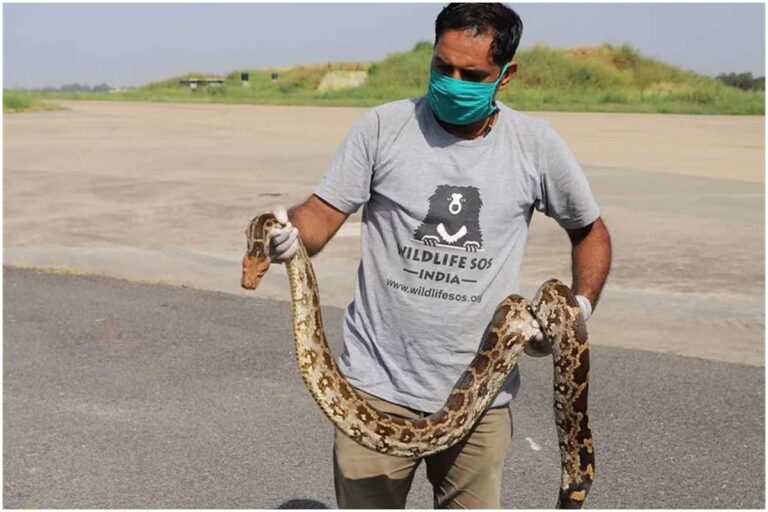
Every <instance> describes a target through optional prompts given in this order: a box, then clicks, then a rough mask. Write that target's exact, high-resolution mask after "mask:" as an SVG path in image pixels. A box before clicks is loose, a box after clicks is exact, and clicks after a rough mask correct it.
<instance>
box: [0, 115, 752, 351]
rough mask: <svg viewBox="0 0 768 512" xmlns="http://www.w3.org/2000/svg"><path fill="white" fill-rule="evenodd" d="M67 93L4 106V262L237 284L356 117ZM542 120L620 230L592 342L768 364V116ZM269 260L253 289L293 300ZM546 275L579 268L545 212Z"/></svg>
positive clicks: (540, 240)
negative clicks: (257, 245)
mask: <svg viewBox="0 0 768 512" xmlns="http://www.w3.org/2000/svg"><path fill="white" fill-rule="evenodd" d="M62 104H63V105H64V106H66V107H67V108H68V109H69V110H65V111H56V112H39V113H29V114H13V115H5V116H4V121H3V126H4V136H3V141H4V151H3V167H4V173H3V185H4V187H3V198H4V220H3V227H4V237H3V249H4V251H3V253H4V254H3V257H4V263H5V264H7V265H16V266H35V267H52V268H56V269H58V270H59V271H62V272H86V273H99V274H105V275H110V276H115V277H121V278H127V279H131V280H139V281H145V282H147V281H149V282H151V281H162V282H166V283H172V284H177V285H185V286H190V287H196V288H203V289H213V290H219V291H224V292H230V293H236V294H242V293H245V292H243V291H242V290H240V288H239V275H240V266H239V262H240V259H241V257H242V254H243V250H244V243H245V239H244V235H243V230H244V228H245V226H246V225H247V223H248V221H249V220H250V219H251V218H252V217H253V216H254V215H256V214H258V213H260V212H262V211H264V210H266V209H268V208H270V207H271V206H273V205H274V204H279V203H282V204H287V205H291V204H293V203H296V202H298V201H301V200H303V199H304V198H305V197H306V196H307V195H309V194H310V193H311V192H312V190H313V188H314V186H315V184H316V183H317V182H318V180H319V179H320V177H321V176H322V174H323V173H324V171H325V169H326V166H327V165H328V163H329V162H330V161H331V159H332V157H333V154H334V152H335V150H336V147H337V145H338V144H339V142H340V141H341V139H342V138H343V136H344V134H345V132H346V131H347V130H348V129H349V127H350V126H351V125H352V123H353V122H354V121H355V120H356V119H357V118H358V116H359V115H360V114H361V113H362V112H363V110H361V109H350V108H313V107H267V106H249V105H192V104H189V105H185V104H149V103H119V102H115V103H108V102H103V103H97V102H62ZM532 115H536V116H539V117H543V118H545V119H547V120H548V121H550V122H551V123H552V125H553V126H554V127H555V129H556V130H557V131H558V132H559V133H560V134H561V135H562V136H563V137H564V138H565V140H566V141H567V142H568V143H569V145H570V147H571V149H572V150H573V152H574V153H575V155H576V156H577V158H578V159H579V161H580V162H581V163H582V165H583V166H584V169H585V172H586V173H587V176H588V178H589V180H590V183H591V185H592V188H593V191H594V193H595V196H596V198H597V200H598V202H599V204H600V206H601V209H602V215H603V218H604V219H605V221H606V223H607V225H608V227H609V229H610V231H611V234H612V237H613V242H614V266H613V270H612V274H611V277H610V279H609V283H608V285H607V286H606V289H605V291H604V293H603V297H602V301H601V303H600V304H599V307H598V309H597V311H596V313H595V316H594V317H593V319H592V320H590V324H589V327H590V333H591V339H592V341H593V343H594V344H595V345H597V346H598V347H599V345H611V346H619V347H627V348H638V349H645V350H651V351H656V352H671V353H676V354H681V355H685V356H691V357H702V358H707V359H715V360H721V361H728V362H735V363H743V364H749V365H758V366H762V365H764V328H765V321H764V280H765V274H764V259H765V243H764V236H765V232H764V219H765V217H764V202H765V196H764V179H765V176H764V170H765V161H764V158H765V148H764V120H765V119H764V117H731V116H680V115H646V114H638V115H635V114H578V113H532ZM358 233H359V215H355V216H353V217H352V218H351V219H350V220H349V221H348V223H347V225H345V226H344V227H343V228H342V230H341V231H340V232H339V233H338V235H337V237H336V238H335V239H334V240H332V242H331V243H330V244H329V246H328V247H327V248H326V250H325V251H324V252H323V253H322V254H321V255H320V256H318V257H317V259H316V267H317V270H318V274H319V282H320V286H321V294H322V299H323V303H324V304H327V305H335V306H344V305H346V303H347V302H349V300H350V299H351V297H352V291H353V286H354V277H355V268H356V263H357V259H358V256H359V247H358V245H359V238H358ZM275 270H276V271H273V272H271V273H270V274H268V276H267V278H266V280H265V283H264V284H263V285H262V288H260V289H259V291H258V292H257V293H258V294H260V295H261V296H266V297H271V298H277V299H283V300H287V297H288V290H287V282H286V280H285V277H284V273H283V272H281V271H280V270H279V269H275ZM550 276H556V277H560V278H562V279H564V280H566V281H569V280H570V270H569V244H568V240H567V237H566V236H565V234H564V232H563V231H562V230H560V228H559V227H558V226H557V225H556V224H555V223H554V222H553V221H551V220H550V219H547V218H546V217H542V216H537V217H535V220H534V222H533V229H532V233H531V236H530V239H529V243H528V247H527V249H526V259H525V261H524V264H523V273H522V283H521V284H522V288H523V291H524V292H525V293H527V294H528V295H531V294H532V293H533V292H534V291H535V289H536V287H537V286H538V284H539V283H540V282H542V281H543V280H544V279H546V278H548V277H550ZM41 293H44V290H41ZM596 348H597V347H596Z"/></svg>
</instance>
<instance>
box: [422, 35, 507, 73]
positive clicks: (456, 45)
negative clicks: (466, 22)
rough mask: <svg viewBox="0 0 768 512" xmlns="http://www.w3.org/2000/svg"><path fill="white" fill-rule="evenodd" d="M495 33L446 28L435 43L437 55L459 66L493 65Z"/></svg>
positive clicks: (444, 60)
mask: <svg viewBox="0 0 768 512" xmlns="http://www.w3.org/2000/svg"><path fill="white" fill-rule="evenodd" d="M492 44H493V34H492V33H489V32H485V33H480V34H477V33H476V31H475V30H473V29H469V30H446V31H445V32H443V33H442V34H441V35H440V39H438V40H437V44H436V45H435V56H436V57H438V58H439V59H440V60H442V61H443V62H446V63H449V64H451V65H454V66H457V67H493V66H495V64H494V62H493V56H492V55H491V45H492Z"/></svg>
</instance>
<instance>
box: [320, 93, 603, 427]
mask: <svg viewBox="0 0 768 512" xmlns="http://www.w3.org/2000/svg"><path fill="white" fill-rule="evenodd" d="M498 106H499V110H500V111H499V116H498V118H497V120H496V125H495V126H494V127H493V129H492V130H491V131H490V133H489V134H488V135H487V136H486V137H483V138H479V139H474V140H463V139H460V138H457V137H455V136H453V135H451V134H450V133H448V132H447V131H445V130H444V129H443V128H442V127H441V126H440V125H439V124H438V123H437V121H436V120H435V118H434V115H433V113H432V111H431V109H430V107H429V104H428V102H427V101H426V99H425V98H417V99H410V100H403V101H395V102H392V103H387V104H385V105H381V106H378V107H376V108H374V109H372V110H370V111H369V112H367V113H366V114H364V115H363V116H362V118H361V119H360V120H359V121H358V122H357V123H356V124H355V125H354V127H353V128H352V129H351V130H350V131H349V133H348V134H347V136H346V138H345V139H344V142H343V143H342V145H341V147H340V148H339V150H338V152H337V153H336V156H335V158H334V161H333V163H332V164H331V166H330V168H329V169H328V171H327V173H326V174H325V176H324V177H323V179H322V181H321V182H320V184H319V185H318V187H317V189H316V190H315V194H316V195H317V196H319V197H320V198H322V199H324V200H325V201H327V202H328V203H330V204H331V205H333V206H334V207H336V208H338V209H339V210H342V211H344V212H347V213H352V212H354V211H356V210H357V209H358V208H360V206H364V208H363V217H362V233H361V236H362V239H361V244H362V258H361V261H360V266H359V268H358V271H357V285H356V290H355V297H354V300H353V301H352V302H351V303H350V304H349V306H348V307H347V309H346V314H345V318H344V349H343V351H342V354H341V355H340V356H339V358H338V362H339V365H340V368H341V371H342V373H344V375H345V376H346V377H347V378H348V380H349V382H350V384H352V385H353V386H355V387H357V388H359V389H362V390H363V391H366V392H368V393H370V394H372V395H375V396H378V397H380V398H383V399H385V400H388V401H390V402H394V403H397V404H400V405H404V406H406V407H411V408H413V409H417V410H421V411H425V412H434V411H436V410H437V409H439V408H440V407H441V406H442V405H443V403H444V402H445V400H446V398H447V397H448V394H449V392H450V390H451V388H452V387H453V385H454V383H455V382H456V380H457V379H458V377H459V375H461V372H462V371H463V370H464V369H465V368H466V366H467V365H468V364H469V362H470V361H471V360H472V358H473V357H474V355H475V353H476V351H477V348H478V346H479V343H480V338H481V336H482V334H483V331H484V330H485V327H486V326H487V324H488V322H489V321H490V319H491V316H492V314H493V311H494V309H495V308H496V306H497V305H498V303H499V302H500V301H501V300H502V299H503V298H504V297H506V296H507V295H509V294H511V293H516V292H517V291H518V274H519V271H520V265H521V261H522V257H523V249H524V247H525V241H526V237H527V235H528V226H529V224H530V220H531V215H532V214H533V211H534V209H537V210H539V211H542V212H544V213H545V214H547V215H549V216H551V217H553V218H554V219H556V220H557V221H558V223H559V224H560V225H561V226H562V227H563V228H566V229H574V228H580V227H584V226H586V225H588V224H590V223H592V222H594V221H595V220H596V219H597V217H598V216H599V210H598V207H597V204H596V203H595V201H594V199H593V197H592V193H591V191H590V188H589V184H588V182H587V179H586V177H585V176H584V173H583V172H582V170H581V167H580V166H579V164H578V162H577V161H576V159H575V158H574V157H573V155H572V154H571V152H570V151H569V150H568V147H567V146H566V144H565V143H564V142H563V140H562V138H560V136H559V135H557V133H556V132H555V131H554V130H553V129H552V128H551V127H550V126H549V124H548V123H547V122H545V121H543V120H540V119H536V118H533V117H530V116H527V115H525V114H522V113H520V112H517V111H515V110H512V109H510V108H508V107H506V106H504V105H503V104H501V103H498ZM519 382H520V377H519V374H518V371H517V369H515V370H514V371H513V373H512V375H510V378H509V380H508V381H507V383H506V384H505V386H504V388H502V390H501V392H500V393H499V395H498V396H497V397H496V400H495V401H494V403H493V405H494V406H499V405H504V404H506V403H508V402H509V401H510V400H511V398H512V397H513V396H514V395H515V394H516V393H517V389H518V387H519Z"/></svg>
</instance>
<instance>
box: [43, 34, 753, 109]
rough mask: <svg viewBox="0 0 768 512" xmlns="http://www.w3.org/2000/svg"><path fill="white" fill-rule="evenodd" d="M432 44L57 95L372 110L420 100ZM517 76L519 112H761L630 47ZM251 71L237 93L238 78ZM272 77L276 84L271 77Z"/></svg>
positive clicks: (558, 54)
mask: <svg viewBox="0 0 768 512" xmlns="http://www.w3.org/2000/svg"><path fill="white" fill-rule="evenodd" d="M431 55H432V45H431V43H428V42H420V43H418V44H416V46H414V48H413V49H412V50H410V51H408V52H399V53H394V54H391V55H389V56H388V57H387V58H385V59H384V60H382V61H381V62H377V63H332V64H331V63H329V64H327V65H318V66H298V67H295V68H290V69H266V70H265V69H261V70H259V69H257V70H238V71H235V72H232V73H230V74H229V75H227V76H226V77H225V80H224V84H223V85H220V86H207V87H200V88H198V89H188V88H182V87H179V85H178V84H179V80H180V79H183V78H204V77H205V76H206V75H205V74H201V73H192V74H189V75H187V76H185V77H177V78H172V79H169V80H165V81H162V82H157V83H152V84H149V85H147V86H144V87H141V88H138V89H133V90H130V91H125V92H117V93H115V92H113V93H109V94H106V93H90V92H86V93H71V94H61V93H59V94H56V95H55V97H66V98H75V99H110V100H117V99H123V100H138V101H160V102H211V103H258V104H281V105H338V106H373V105H377V104H380V103H383V102H387V101H392V100H395V99H400V98H409V97H414V96H421V95H423V94H424V93H425V91H426V88H427V79H428V69H429V62H430V58H431ZM516 60H517V61H518V62H519V63H520V70H519V73H518V76H517V77H516V78H515V79H514V80H513V81H512V83H511V84H510V86H509V87H508V88H507V89H506V90H505V91H503V92H502V93H501V94H500V96H499V98H500V99H501V100H502V101H503V102H504V103H506V104H507V105H509V106H511V107H512V108H515V109H518V110H540V111H541V110H559V111H582V112H583V111H588V112H656V113H685V114H764V111H765V110H764V103H765V92H764V91H763V90H742V89H739V88H737V87H733V86H730V85H727V84H726V83H723V81H721V80H717V79H714V78H709V77H705V76H702V75H698V74H696V73H694V72H691V71H685V70H682V69H680V68H677V67H674V66H671V65H669V64H666V63H664V62H661V61H658V60H656V59H652V58H649V57H645V56H643V55H641V54H640V52H639V51H638V50H636V49H634V48H632V47H631V46H629V45H622V46H612V45H608V44H606V45H603V46H600V47H590V48H573V49H555V48H551V47H548V46H543V45H536V46H534V47H531V48H527V49H523V50H520V51H519V52H518V55H517V58H516ZM353 70H357V71H367V72H368V78H367V80H366V81H365V83H364V84H363V85H361V86H359V87H356V88H348V89H341V90H335V91H325V92H320V91H318V90H317V87H318V85H319V84H320V81H321V80H322V79H323V77H324V76H325V74H326V73H328V72H329V71H353ZM241 72H247V73H249V75H250V76H249V82H250V86H248V87H243V86H242V85H241V83H240V73H241ZM275 74H276V75H277V78H274V77H275Z"/></svg>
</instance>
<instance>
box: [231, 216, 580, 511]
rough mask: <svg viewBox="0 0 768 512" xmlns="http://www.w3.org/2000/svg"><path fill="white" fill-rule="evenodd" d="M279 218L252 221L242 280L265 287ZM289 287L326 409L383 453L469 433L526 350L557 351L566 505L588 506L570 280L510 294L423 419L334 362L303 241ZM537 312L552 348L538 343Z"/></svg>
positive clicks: (576, 315) (409, 453) (308, 370)
mask: <svg viewBox="0 0 768 512" xmlns="http://www.w3.org/2000/svg"><path fill="white" fill-rule="evenodd" d="M278 226H280V224H279V223H278V221H277V219H275V217H274V216H273V215H272V214H264V215H260V216H258V217H256V218H255V219H253V221H251V224H250V225H249V227H248V229H247V230H246V236H247V239H248V250H247V252H246V254H245V257H244V258H243V273H242V278H241V285H242V287H243V288H246V289H254V288H256V287H257V286H258V284H259V282H260V281H261V278H262V277H263V275H264V273H265V272H266V271H267V269H268V268H269V263H270V259H269V253H268V251H269V244H268V243H267V242H268V240H269V231H270V230H271V229H273V228H275V227H278ZM286 268H287V270H288V280H289V282H290V287H291V305H292V315H291V316H292V321H293V332H294V341H295V350H296V360H297V363H298V366H299V370H300V373H301V376H302V378H303V379H304V383H305V384H306V386H307V388H308V389H309V391H310V393H311V394H312V397H313V398H314V399H315V401H316V402H317V403H318V405H319V406H320V407H321V409H322V410H323V412H324V413H325V414H326V416H328V418H329V419H330V420H331V421H332V422H333V423H334V424H335V425H336V427H337V428H339V430H341V431H342V432H343V433H344V434H345V435H347V436H349V437H351V438H352V439H354V440H355V441H357V442H358V443H359V444H361V445H363V446H365V447H367V448H370V449H372V450H376V451H378V452H381V453H386V454H389V455H395V456H399V457H424V456H427V455H431V454H434V453H437V452H440V451H442V450H445V449H447V448H449V447H450V446H452V445H454V444H455V443H457V442H458V441H460V440H461V439H462V438H464V437H465V436H466V435H467V434H468V433H469V431H470V429H471V428H472V426H473V425H474V424H475V422H476V421H477V420H478V419H479V417H480V416H481V415H482V414H483V412H484V411H485V410H486V408H487V407H488V406H489V405H490V403H491V401H492V400H493V398H494V397H495V396H496V394H497V392H498V391H499V389H500V388H501V386H502V385H503V384H504V382H505V381H506V379H507V376H508V375H509V373H510V372H511V371H512V369H513V368H514V366H515V364H517V360H518V358H519V357H520V353H521V351H525V352H526V353H527V354H529V355H534V356H542V355H547V354H548V353H549V352H550V351H551V353H552V356H553V359H554V409H555V425H556V430H557V436H558V441H559V445H560V462H561V485H560V492H559V496H558V500H557V507H558V508H580V507H581V506H582V505H583V503H584V500H585V499H586V497H587V493H588V492H589V488H590V486H591V484H592V480H593V479H594V472H595V454H594V447H593V444H592V433H591V431H590V428H589V417H588V416H587V395H588V387H589V344H588V340H587V331H586V326H585V324H584V320H583V317H582V316H581V312H580V310H579V306H578V303H577V302H576V298H575V297H574V296H573V294H572V293H571V291H570V289H569V288H568V287H567V286H565V285H564V284H563V283H561V282H559V281H557V280H549V281H547V282H545V283H544V284H543V285H542V286H541V288H540V289H539V291H538V293H537V294H536V297H535V298H534V300H533V301H528V300H526V299H525V298H523V297H520V296H518V295H510V296H509V297H507V298H506V299H504V300H503V301H502V302H501V304H499V306H498V307H497V308H496V310H495V312H494V315H493V318H492V319H491V321H490V323H489V324H488V327H487V328H486V330H485V332H484V333H483V336H482V339H481V343H480V347H479V349H478V351H477V354H476V355H475V358H474V359H473V360H472V362H471V363H470V364H469V366H467V368H466V370H465V371H464V372H463V373H462V375H461V376H460V378H459V379H458V381H457V382H456V384H455V386H454V387H453V390H452V391H451V393H450V395H449V396H448V399H447V400H446V402H445V405H443V407H442V408H441V409H440V410H439V411H437V412H435V413H434V414H432V415H430V416H427V417H425V418H420V419H413V420H411V419H402V418H400V417H396V416H392V415H389V414H387V413H383V412H379V411H378V410H376V409H375V408H373V407H372V406H370V405H369V404H368V403H367V402H366V400H365V399H363V398H361V397H360V396H359V395H358V394H357V392H356V391H355V389H354V388H353V387H352V386H350V385H349V383H348V382H347V381H346V379H345V378H344V376H343V375H341V373H340V372H339V369H338V367H337V366H336V361H335V359H334V357H333V355H332V354H331V351H330V349H329V348H328V345H327V343H326V340H325V334H324V330H323V322H322V318H321V316H320V302H319V301H320V299H319V294H318V287H317V280H316V278H315V273H314V270H313V268H312V264H311V262H310V260H309V256H308V254H307V252H306V249H305V248H304V246H303V245H302V244H301V242H299V250H298V252H297V254H296V255H295V256H294V257H293V258H291V259H290V260H289V261H288V262H286ZM534 319H536V320H538V322H539V323H540V325H542V326H544V331H545V334H546V336H547V338H548V339H549V340H550V343H551V347H550V346H547V347H536V346H534V344H533V343H530V340H531V339H532V338H533V337H534V336H535V335H536V333H537V329H536V327H534V325H535V323H534Z"/></svg>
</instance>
